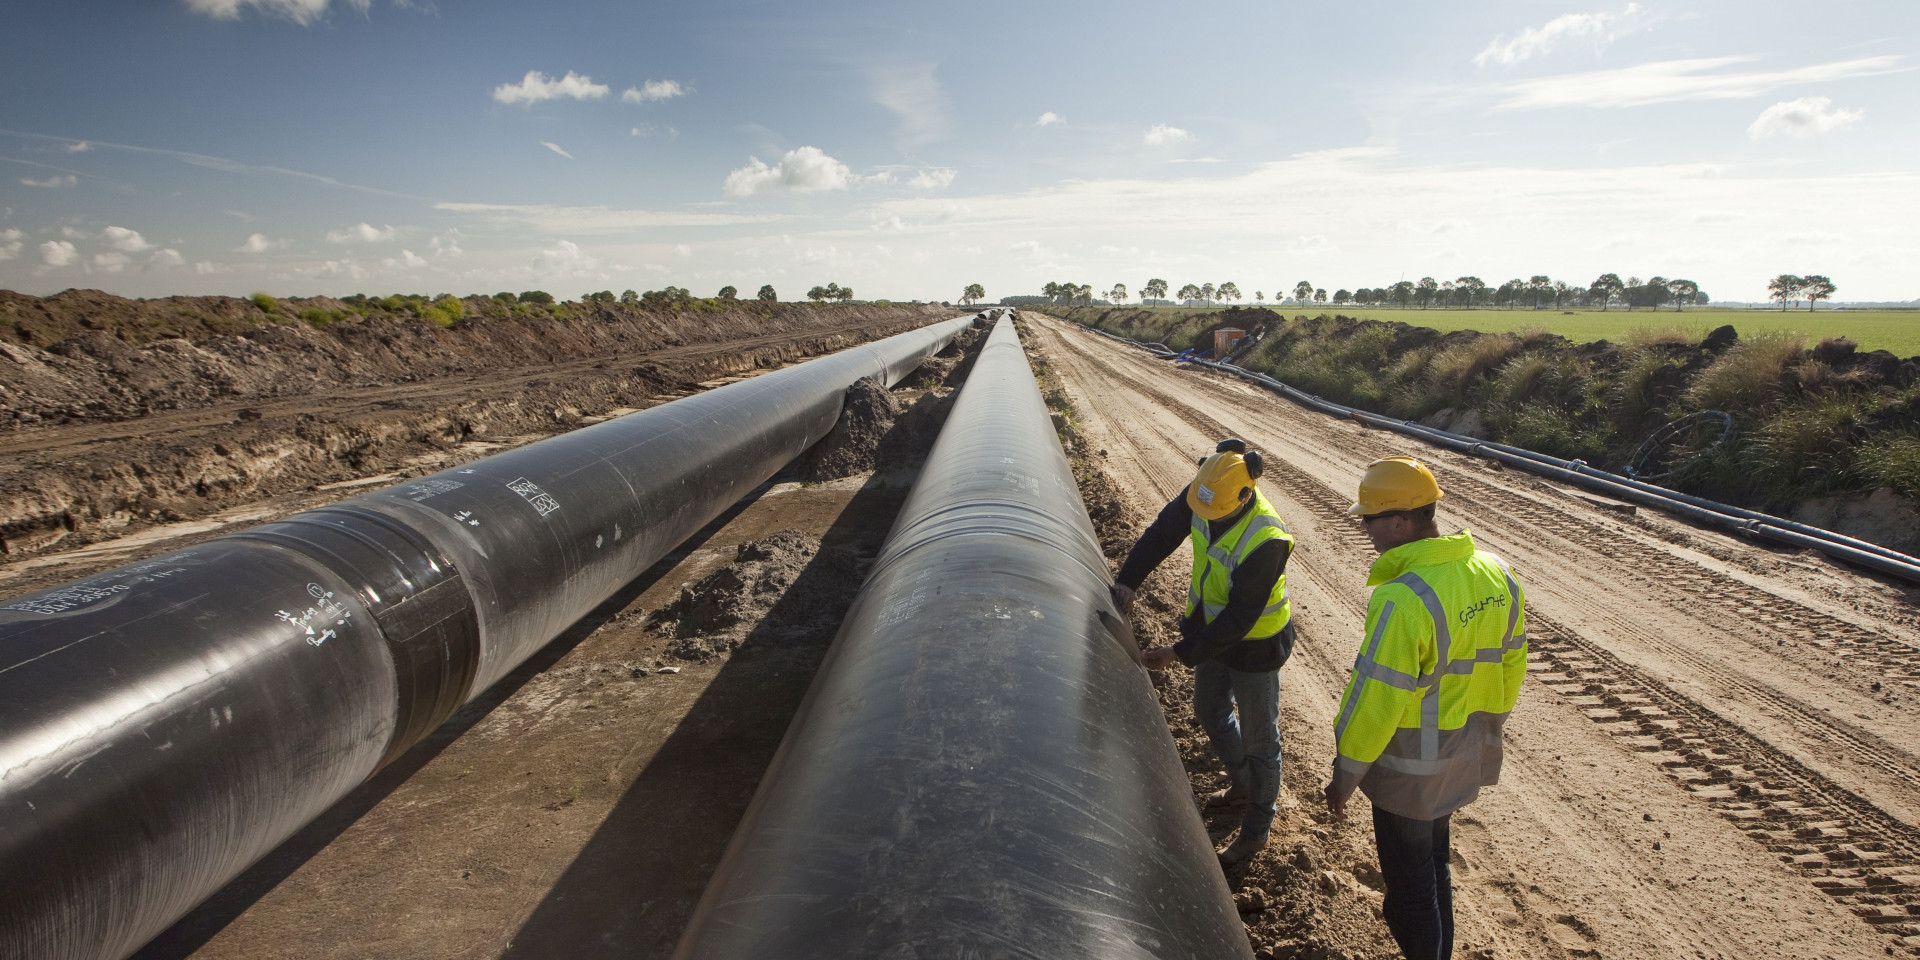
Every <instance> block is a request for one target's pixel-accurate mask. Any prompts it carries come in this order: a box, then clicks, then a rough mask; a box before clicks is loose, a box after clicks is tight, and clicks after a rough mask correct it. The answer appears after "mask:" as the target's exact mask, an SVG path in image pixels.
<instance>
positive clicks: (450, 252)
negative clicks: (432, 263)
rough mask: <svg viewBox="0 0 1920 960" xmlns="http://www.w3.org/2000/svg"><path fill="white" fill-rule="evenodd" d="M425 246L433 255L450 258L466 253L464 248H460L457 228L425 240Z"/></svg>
mask: <svg viewBox="0 0 1920 960" xmlns="http://www.w3.org/2000/svg"><path fill="white" fill-rule="evenodd" d="M427 248H428V249H430V250H432V251H433V255H434V256H435V257H446V258H451V257H459V256H463V255H465V254H466V251H465V250H462V249H460V231H459V229H457V228H455V229H452V230H448V231H447V232H446V233H443V234H441V235H439V236H437V237H434V238H433V239H431V240H429V241H427Z"/></svg>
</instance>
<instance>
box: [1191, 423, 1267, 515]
mask: <svg viewBox="0 0 1920 960" xmlns="http://www.w3.org/2000/svg"><path fill="white" fill-rule="evenodd" d="M1235 442H1236V443H1237V441H1235ZM1225 445H1226V444H1224V443H1223V444H1222V446H1225ZM1240 446H1241V448H1242V449H1241V450H1221V451H1219V452H1217V453H1215V454H1213V455H1212V456H1210V457H1208V458H1206V459H1205V460H1202V461H1200V472H1199V473H1197V474H1195V475H1194V478H1193V482H1192V483H1190V484H1187V506H1189V507H1192V508H1193V512H1194V515H1196V516H1198V517H1199V518H1200V519H1202V520H1218V519H1220V518H1222V517H1225V516H1226V515H1227V514H1230V513H1232V512H1234V511H1235V510H1238V509H1240V491H1242V490H1248V489H1251V488H1252V487H1253V473H1252V472H1251V471H1249V470H1248V469H1247V456H1246V454H1245V452H1244V450H1245V446H1246V445H1245V444H1240Z"/></svg>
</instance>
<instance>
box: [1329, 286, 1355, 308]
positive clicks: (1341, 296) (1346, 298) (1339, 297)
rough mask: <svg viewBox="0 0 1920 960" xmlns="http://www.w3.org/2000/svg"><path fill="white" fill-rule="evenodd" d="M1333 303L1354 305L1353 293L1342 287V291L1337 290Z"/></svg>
mask: <svg viewBox="0 0 1920 960" xmlns="http://www.w3.org/2000/svg"><path fill="white" fill-rule="evenodd" d="M1333 302H1334V303H1335V304H1336V305H1339V304H1347V303H1352V302H1353V291H1351V290H1348V289H1347V288H1346V287H1341V288H1340V289H1338V290H1335V291H1334V292H1333Z"/></svg>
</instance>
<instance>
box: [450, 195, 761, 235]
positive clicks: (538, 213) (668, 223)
mask: <svg viewBox="0 0 1920 960" xmlns="http://www.w3.org/2000/svg"><path fill="white" fill-rule="evenodd" d="M433 207H434V209H435V210H447V211H451V212H453V213H467V214H473V215H475V216H480V217H486V218H488V219H491V220H499V221H505V222H510V223H517V224H523V225H525V226H527V227H531V228H533V229H535V230H538V231H541V232H543V233H550V234H551V233H560V232H562V231H569V232H575V233H624V232H627V231H631V230H639V229H645V228H648V227H714V226H727V225H731V224H740V223H766V222H769V221H773V220H780V219H784V218H783V217H781V216H778V215H772V214H764V215H752V216H749V215H746V214H738V213H680V212H677V211H662V210H617V209H614V208H611V207H565V206H557V205H553V204H507V203H451V202H447V203H436V204H434V205H433Z"/></svg>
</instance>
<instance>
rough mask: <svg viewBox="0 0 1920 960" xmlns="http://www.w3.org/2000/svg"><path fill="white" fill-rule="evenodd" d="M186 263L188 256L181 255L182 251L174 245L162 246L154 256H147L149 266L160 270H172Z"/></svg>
mask: <svg viewBox="0 0 1920 960" xmlns="http://www.w3.org/2000/svg"><path fill="white" fill-rule="evenodd" d="M186 265H187V258H185V257H183V256H181V255H180V251H178V250H175V249H173V248H172V247H161V248H160V249H159V250H156V251H154V253H153V256H151V257H149V258H147V266H149V267H152V268H154V269H158V270H171V269H173V268H174V267H184V266H186Z"/></svg>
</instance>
